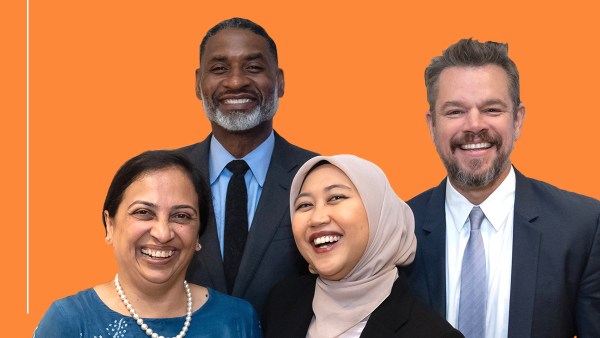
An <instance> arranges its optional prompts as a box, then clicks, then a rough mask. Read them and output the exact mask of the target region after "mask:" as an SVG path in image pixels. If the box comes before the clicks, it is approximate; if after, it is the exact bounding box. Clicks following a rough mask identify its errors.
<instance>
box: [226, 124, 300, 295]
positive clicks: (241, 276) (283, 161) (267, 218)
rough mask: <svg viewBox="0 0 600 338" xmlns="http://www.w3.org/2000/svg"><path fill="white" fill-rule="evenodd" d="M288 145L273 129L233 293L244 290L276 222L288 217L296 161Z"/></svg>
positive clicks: (250, 279) (265, 247)
mask: <svg viewBox="0 0 600 338" xmlns="http://www.w3.org/2000/svg"><path fill="white" fill-rule="evenodd" d="M289 148H290V145H289V143H287V142H286V141H285V140H284V139H283V138H281V137H280V136H279V135H278V134H277V133H275V147H274V149H273V155H272V157H271V162H270V164H269V170H268V171H267V178H266V180H265V185H264V187H263V191H262V193H261V197H260V201H259V202H258V206H257V208H256V212H255V214H254V219H253V220H252V226H251V228H250V232H249V233H248V239H247V241H246V246H245V248H244V255H243V257H242V261H241V263H240V269H239V272H238V277H237V279H236V283H235V286H234V290H233V293H232V294H233V295H235V296H242V295H243V294H244V292H245V291H246V289H247V288H248V285H249V284H250V281H252V279H253V278H254V274H255V272H256V269H257V268H258V266H259V265H260V264H261V262H262V260H263V255H264V253H265V251H266V250H267V248H268V246H269V245H270V244H271V240H272V238H273V236H274V235H275V232H276V231H277V228H278V227H279V225H280V223H281V222H282V220H285V221H287V220H289V217H290V216H289V204H288V203H289V185H290V182H291V180H292V179H293V175H292V173H293V169H294V168H295V167H297V166H299V165H300V164H299V163H297V161H296V160H295V159H290V158H288V156H287V153H288V149H289Z"/></svg>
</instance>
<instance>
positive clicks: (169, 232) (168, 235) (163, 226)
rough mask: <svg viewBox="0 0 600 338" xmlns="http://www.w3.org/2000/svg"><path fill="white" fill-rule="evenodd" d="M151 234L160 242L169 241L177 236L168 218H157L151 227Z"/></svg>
mask: <svg viewBox="0 0 600 338" xmlns="http://www.w3.org/2000/svg"><path fill="white" fill-rule="evenodd" d="M150 236H152V237H154V238H155V239H156V240H157V241H158V242H159V243H167V242H169V241H170V240H171V239H173V237H174V236H175V233H174V232H173V228H172V227H171V224H170V223H169V221H168V220H157V221H156V222H154V224H153V225H152V228H151V229H150Z"/></svg>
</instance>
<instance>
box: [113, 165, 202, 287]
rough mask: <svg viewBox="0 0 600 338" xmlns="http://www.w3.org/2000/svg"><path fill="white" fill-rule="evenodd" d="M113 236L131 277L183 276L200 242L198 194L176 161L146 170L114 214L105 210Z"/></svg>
mask: <svg viewBox="0 0 600 338" xmlns="http://www.w3.org/2000/svg"><path fill="white" fill-rule="evenodd" d="M104 217H105V219H106V220H107V222H106V223H107V231H108V238H110V239H111V242H112V245H113V248H114V253H115V256H116V259H117V264H118V266H119V277H121V278H122V279H124V280H125V279H127V280H129V281H131V280H134V281H145V282H151V283H164V282H167V281H172V280H176V281H179V280H183V278H184V277H185V272H186V270H187V267H188V265H189V263H190V261H191V259H192V256H193V254H194V251H195V250H196V248H197V243H198V231H199V229H200V224H199V214H198V195H197V194H196V191H195V189H194V186H193V183H192V181H191V180H190V179H189V177H188V176H187V175H186V174H185V173H184V172H183V171H182V170H181V169H179V168H177V167H169V168H165V169H159V170H156V171H150V172H145V173H142V174H141V176H140V177H139V178H137V179H136V180H135V181H133V182H132V183H131V184H130V185H129V186H128V187H127V189H126V190H125V192H124V194H123V199H122V201H121V203H120V204H119V207H118V209H117V212H116V214H115V215H114V216H110V217H109V215H108V212H107V211H105V212H104Z"/></svg>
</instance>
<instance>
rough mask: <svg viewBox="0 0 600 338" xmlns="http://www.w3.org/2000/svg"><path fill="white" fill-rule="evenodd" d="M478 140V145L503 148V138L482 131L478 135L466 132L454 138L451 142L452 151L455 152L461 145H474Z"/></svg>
mask: <svg viewBox="0 0 600 338" xmlns="http://www.w3.org/2000/svg"><path fill="white" fill-rule="evenodd" d="M475 139H477V143H490V144H491V145H492V146H496V149H500V148H501V147H502V137H501V136H500V135H498V134H491V133H490V132H489V131H487V130H482V131H480V132H478V133H473V132H466V133H464V134H461V135H460V136H456V137H453V138H452V139H451V140H450V150H451V151H452V152H454V151H455V150H456V149H457V148H460V146H461V145H463V144H466V143H473V142H474V141H475Z"/></svg>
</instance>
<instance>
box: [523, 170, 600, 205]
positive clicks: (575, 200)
mask: <svg viewBox="0 0 600 338" xmlns="http://www.w3.org/2000/svg"><path fill="white" fill-rule="evenodd" d="M526 190H529V191H530V193H531V194H534V195H535V196H538V197H540V198H543V199H545V200H548V201H553V202H554V203H556V204H559V205H560V204H564V205H567V206H569V207H575V208H576V210H577V209H578V208H585V209H592V210H596V211H600V201H598V200H596V199H594V198H592V197H588V196H585V195H581V194H578V193H575V192H572V191H567V190H563V189H560V188H558V187H556V186H554V185H552V184H549V183H546V182H543V181H540V180H536V179H533V178H527V177H524V176H522V175H521V177H520V178H519V179H518V181H517V196H519V193H520V192H524V191H526Z"/></svg>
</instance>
